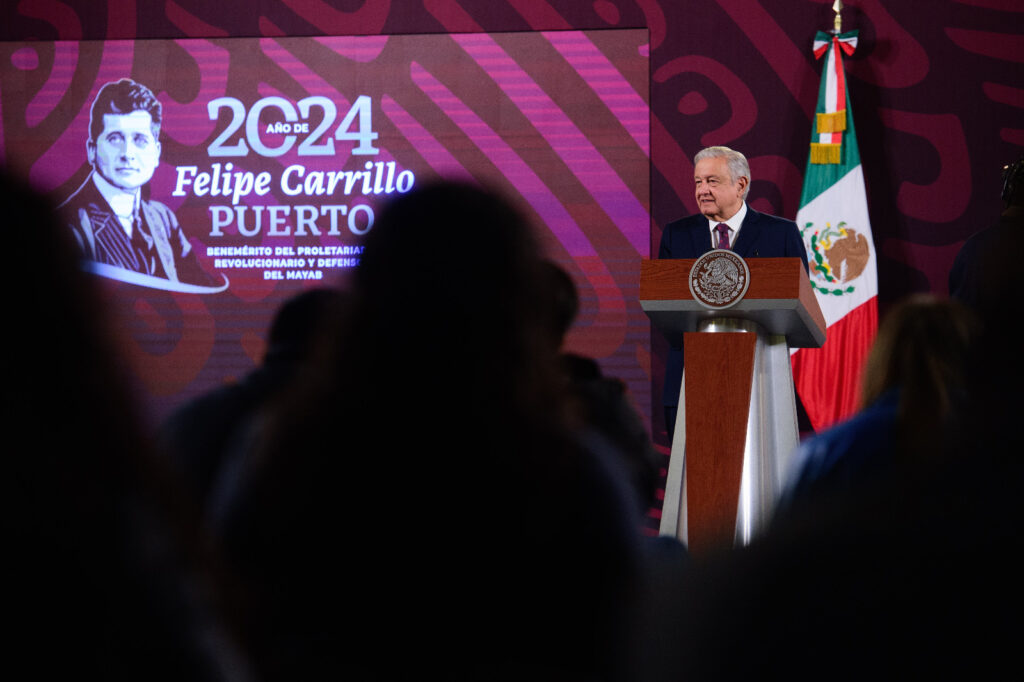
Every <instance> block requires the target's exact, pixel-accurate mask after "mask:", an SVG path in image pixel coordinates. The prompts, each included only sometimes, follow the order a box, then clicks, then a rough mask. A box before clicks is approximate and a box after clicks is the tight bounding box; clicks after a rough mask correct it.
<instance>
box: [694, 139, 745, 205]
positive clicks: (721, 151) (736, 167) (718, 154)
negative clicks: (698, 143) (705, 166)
mask: <svg viewBox="0 0 1024 682" xmlns="http://www.w3.org/2000/svg"><path fill="white" fill-rule="evenodd" d="M704 159H725V163H726V164H727V165H728V166H729V175H730V176H732V178H731V179H732V181H733V182H734V183H735V182H737V181H738V180H739V179H740V178H746V179H747V186H746V188H745V189H744V190H743V195H744V196H746V194H747V191H748V190H750V164H749V163H747V157H745V156H743V154H741V153H740V152H738V151H736V150H735V149H729V148H728V147H705V148H704V149H701V150H700V151H699V152H697V155H696V156H694V157H693V165H694V166H696V165H697V162H698V161H702V160H704Z"/></svg>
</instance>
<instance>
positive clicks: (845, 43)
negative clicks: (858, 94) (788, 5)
mask: <svg viewBox="0 0 1024 682" xmlns="http://www.w3.org/2000/svg"><path fill="white" fill-rule="evenodd" d="M856 46H857V31H849V32H846V33H840V34H838V35H834V34H829V33H824V32H819V33H818V34H817V35H816V36H815V42H814V54H815V57H817V58H819V59H820V58H821V57H824V58H825V59H824V64H825V65H824V68H823V70H822V74H821V87H820V89H819V92H818V106H817V109H816V112H815V117H814V119H815V120H814V124H813V126H812V130H811V148H810V152H809V154H808V159H807V171H806V173H805V175H804V187H803V193H802V194H801V197H800V210H799V211H798V212H797V215H796V222H797V225H798V226H799V228H800V231H801V234H802V235H803V238H804V244H805V245H806V246H807V256H808V261H809V263H810V278H811V284H812V286H813V287H814V290H815V293H816V294H817V297H818V303H819V304H820V305H821V310H822V312H823V313H824V315H825V323H826V325H827V327H828V330H827V340H826V341H825V345H824V346H822V347H821V348H814V349H812V348H804V349H800V350H799V351H797V352H796V353H794V354H793V358H792V360H793V379H794V381H795V383H796V389H797V392H798V393H799V394H800V399H801V400H802V401H803V404H804V407H805V408H807V414H808V416H809V417H810V420H811V424H812V425H813V426H814V429H815V430H816V431H820V430H822V429H824V428H827V427H829V426H830V425H832V424H834V423H835V422H837V421H839V420H841V419H843V418H845V417H848V416H850V415H851V414H853V413H854V412H855V411H856V410H857V408H858V400H859V394H860V376H861V372H862V370H863V367H864V362H865V360H866V358H867V352H868V349H869V348H870V347H871V343H872V342H873V341H874V338H875V332H876V331H877V329H878V306H877V300H878V270H877V267H876V259H875V246H874V241H873V239H872V236H871V223H870V222H869V220H868V204H867V197H866V194H865V191H864V173H863V170H862V168H861V163H860V150H859V149H858V147H857V136H856V131H855V129H854V125H853V110H852V109H851V107H850V98H849V94H848V92H847V88H846V74H845V71H844V69H843V57H844V56H849V55H851V54H853V51H854V49H855V48H856Z"/></svg>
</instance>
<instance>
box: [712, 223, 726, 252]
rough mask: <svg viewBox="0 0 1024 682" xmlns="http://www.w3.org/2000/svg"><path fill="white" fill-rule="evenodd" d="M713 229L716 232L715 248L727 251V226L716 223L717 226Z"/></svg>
mask: <svg viewBox="0 0 1024 682" xmlns="http://www.w3.org/2000/svg"><path fill="white" fill-rule="evenodd" d="M715 229H716V230H717V231H718V247H717V248H719V249H728V248H729V226H728V225H726V224H725V223H718V226H717V227H715Z"/></svg>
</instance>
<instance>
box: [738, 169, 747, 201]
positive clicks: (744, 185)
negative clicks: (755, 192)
mask: <svg viewBox="0 0 1024 682" xmlns="http://www.w3.org/2000/svg"><path fill="white" fill-rule="evenodd" d="M736 184H738V185H739V186H740V196H741V197H743V198H744V199H745V198H746V197H747V185H749V184H750V178H748V177H746V176H745V175H741V176H740V179H739V182H737V183H736Z"/></svg>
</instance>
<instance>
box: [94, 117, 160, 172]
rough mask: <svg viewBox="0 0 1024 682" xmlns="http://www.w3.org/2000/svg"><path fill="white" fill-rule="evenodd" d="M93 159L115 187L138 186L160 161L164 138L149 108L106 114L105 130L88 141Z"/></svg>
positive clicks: (98, 169) (95, 166) (98, 170)
mask: <svg viewBox="0 0 1024 682" xmlns="http://www.w3.org/2000/svg"><path fill="white" fill-rule="evenodd" d="M86 149H87V151H88V155H89V163H91V164H92V167H93V168H95V169H96V172H97V173H99V174H100V175H102V176H103V178H104V179H106V180H107V182H109V183H110V184H112V185H113V186H114V187H119V188H120V189H123V190H127V191H134V190H137V189H138V188H139V187H142V186H143V185H145V184H146V183H147V182H149V179H150V178H151V177H153V171H155V170H156V167H157V166H158V165H159V164H160V142H159V141H158V140H157V139H156V137H154V136H153V117H152V116H150V115H149V112H148V111H133V112H131V113H130V114H104V115H103V132H101V133H100V134H99V135H98V136H97V137H96V141H95V142H93V141H90V142H89V143H88V145H86Z"/></svg>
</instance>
